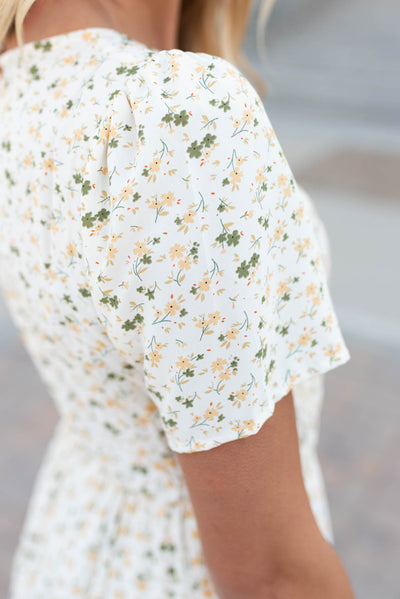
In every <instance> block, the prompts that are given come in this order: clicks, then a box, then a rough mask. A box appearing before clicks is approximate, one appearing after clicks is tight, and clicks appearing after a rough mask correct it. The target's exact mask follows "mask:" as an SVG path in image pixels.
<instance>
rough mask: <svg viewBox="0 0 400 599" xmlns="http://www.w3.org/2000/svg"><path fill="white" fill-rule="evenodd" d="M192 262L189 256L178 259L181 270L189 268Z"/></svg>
mask: <svg viewBox="0 0 400 599" xmlns="http://www.w3.org/2000/svg"><path fill="white" fill-rule="evenodd" d="M192 264H193V262H192V260H191V259H190V258H189V256H185V258H182V260H179V261H178V266H179V268H180V269H181V270H190V268H191V266H192Z"/></svg>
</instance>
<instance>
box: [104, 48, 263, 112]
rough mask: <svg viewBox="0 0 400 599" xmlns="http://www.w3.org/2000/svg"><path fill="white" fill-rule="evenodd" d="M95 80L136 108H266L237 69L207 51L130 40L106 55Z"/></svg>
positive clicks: (110, 98)
mask: <svg viewBox="0 0 400 599" xmlns="http://www.w3.org/2000/svg"><path fill="white" fill-rule="evenodd" d="M96 79H97V81H96V82H95V85H96V84H97V85H98V86H100V88H103V90H105V92H106V93H105V94H103V95H105V96H106V99H107V100H108V101H112V100H113V99H114V97H115V96H116V95H117V94H119V93H121V92H122V93H125V94H126V95H127V96H128V97H129V99H130V102H131V104H132V108H133V109H136V108H137V107H138V106H139V105H140V106H141V107H143V106H146V107H149V105H152V106H153V107H155V106H157V105H159V106H165V104H167V103H168V104H170V105H173V104H175V105H176V106H177V107H178V106H179V105H180V104H184V105H185V106H186V107H188V108H190V107H192V108H193V110H194V111H196V107H198V108H201V109H203V108H205V107H206V106H207V107H208V108H209V109H212V108H215V109H216V112H217V113H218V114H219V115H226V116H227V117H229V116H231V115H232V114H233V112H234V111H235V109H236V110H238V109H239V110H241V109H242V108H244V107H245V105H246V104H247V105H248V106H249V105H252V106H253V108H254V109H255V110H256V111H259V112H261V113H263V112H264V108H263V104H262V101H261V99H260V97H259V95H258V93H257V91H256V90H255V89H254V87H253V85H252V84H251V83H250V81H249V80H248V79H247V78H246V77H245V75H244V74H243V73H242V72H241V71H240V70H239V68H238V67H236V66H235V65H234V64H232V63H231V62H229V61H227V60H225V59H224V58H221V57H219V56H213V55H211V54H207V53H205V52H190V51H183V50H180V49H173V50H160V51H155V50H151V49H150V48H148V47H146V46H142V45H139V46H137V45H135V44H132V45H130V44H129V43H128V44H127V46H126V47H125V48H122V49H118V50H117V51H115V52H114V53H112V54H111V55H110V56H108V57H107V59H106V61H105V63H104V64H103V65H102V67H101V68H100V69H99V70H98V73H97V77H96ZM103 90H102V89H99V92H100V94H101V91H103Z"/></svg>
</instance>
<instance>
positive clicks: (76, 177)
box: [72, 173, 83, 184]
mask: <svg viewBox="0 0 400 599" xmlns="http://www.w3.org/2000/svg"><path fill="white" fill-rule="evenodd" d="M72 178H73V180H74V181H75V183H76V184H78V183H82V182H83V177H82V175H81V173H74V174H73V175H72Z"/></svg>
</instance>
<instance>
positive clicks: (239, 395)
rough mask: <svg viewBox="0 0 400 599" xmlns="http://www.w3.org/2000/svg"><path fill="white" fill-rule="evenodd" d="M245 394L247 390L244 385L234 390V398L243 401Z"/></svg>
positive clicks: (245, 397) (246, 394)
mask: <svg viewBox="0 0 400 599" xmlns="http://www.w3.org/2000/svg"><path fill="white" fill-rule="evenodd" d="M247 396H248V391H247V389H246V388H245V387H241V389H240V390H239V391H237V392H236V399H238V400H239V401H244V400H245V399H247Z"/></svg>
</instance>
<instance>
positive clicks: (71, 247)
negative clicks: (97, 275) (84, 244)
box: [66, 243, 77, 257]
mask: <svg viewBox="0 0 400 599" xmlns="http://www.w3.org/2000/svg"><path fill="white" fill-rule="evenodd" d="M66 254H67V256H73V257H75V256H77V251H76V244H75V243H69V244H68V245H67V251H66Z"/></svg>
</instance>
